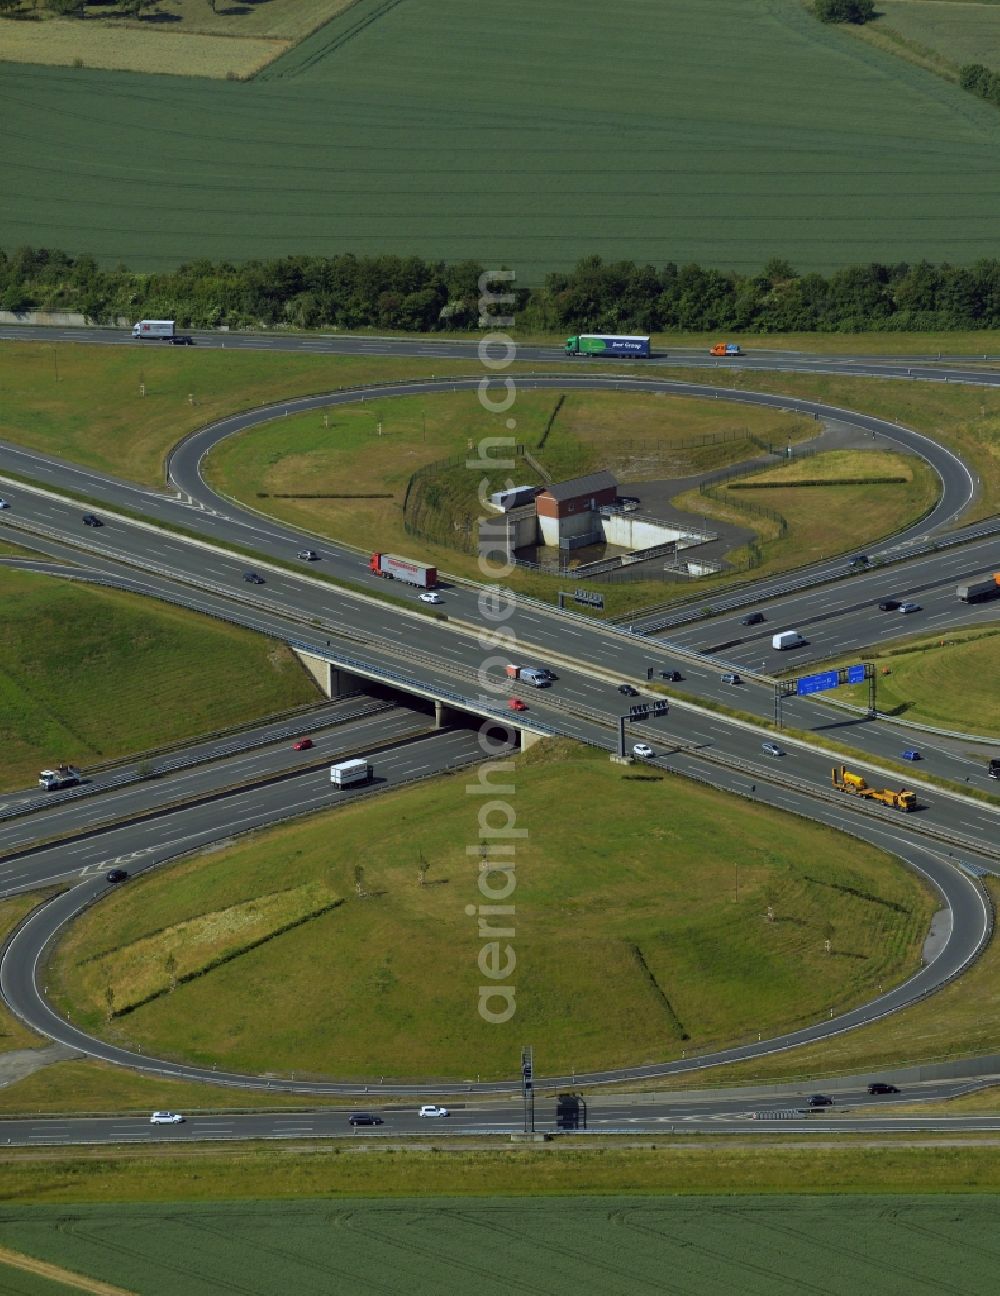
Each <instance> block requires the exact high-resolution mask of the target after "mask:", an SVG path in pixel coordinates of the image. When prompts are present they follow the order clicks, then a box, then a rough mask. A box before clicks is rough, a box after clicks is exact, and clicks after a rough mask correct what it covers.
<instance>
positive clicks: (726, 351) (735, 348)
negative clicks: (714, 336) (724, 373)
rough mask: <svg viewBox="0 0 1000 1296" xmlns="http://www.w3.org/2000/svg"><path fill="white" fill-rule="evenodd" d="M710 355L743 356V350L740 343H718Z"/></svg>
mask: <svg viewBox="0 0 1000 1296" xmlns="http://www.w3.org/2000/svg"><path fill="white" fill-rule="evenodd" d="M708 354H709V355H714V356H734V355H742V354H743V348H742V347H741V346H740V344H739V343H738V342H716V344H715V346H714V347H712V349H711V351H709V353H708Z"/></svg>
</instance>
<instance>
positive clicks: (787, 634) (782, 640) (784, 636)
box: [771, 630, 805, 649]
mask: <svg viewBox="0 0 1000 1296" xmlns="http://www.w3.org/2000/svg"><path fill="white" fill-rule="evenodd" d="M804 643H805V640H804V639H803V638H802V636H801V635H800V634H799V632H798V630H782V631H781V633H780V634H776V635H772V636H771V647H772V648H777V649H781V648H799V647H801V645H802V644H804Z"/></svg>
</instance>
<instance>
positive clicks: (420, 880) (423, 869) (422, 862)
mask: <svg viewBox="0 0 1000 1296" xmlns="http://www.w3.org/2000/svg"><path fill="white" fill-rule="evenodd" d="M429 868H430V865H429V864H428V863H427V860H426V859H425V858H424V856H423V855H418V856H417V885H418V886H426V885H427V870H428V869H429Z"/></svg>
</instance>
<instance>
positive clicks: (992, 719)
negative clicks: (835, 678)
mask: <svg viewBox="0 0 1000 1296" xmlns="http://www.w3.org/2000/svg"><path fill="white" fill-rule="evenodd" d="M998 635H1000V631H997V630H990V629H989V628H988V627H985V626H980V627H976V628H971V629H968V630H948V631H947V632H945V633H944V635H943V637H942V635H941V634H940V633H939V634H936V635H931V636H923V635H921V636H918V637H917V638H915V639H906V640H901V641H900V642H899V643H898V644H888V645H885V646H880V647H879V648H878V649H877V650H875V651H873V652H871V653H866V654H865V656H866V659H868V660H871V661H873V662H874V663H875V665H876V667H877V669H878V671H879V676H878V709H879V710H880V711H881V712H883V713H884V714H886V715H902V716H905V717H906V718H907V719H908V720H917V721H920V722H922V723H923V724H930V725H937V726H938V727H940V728H942V729H958V730H964V731H965V732H966V733H974V734H992V735H994V736H996V737H998V738H1000V696H998V694H997V690H996V689H991V688H984V687H983V683H984V681H989V680H990V679H992V678H993V675H994V674H995V672H996V663H997V653H998V641H997V637H998ZM855 655H857V654H855ZM852 660H853V658H852ZM838 664H840V663H838ZM843 664H846V661H845V663H843ZM838 696H841V697H842V698H843V700H844V701H845V702H853V703H855V705H857V706H862V705H865V704H867V701H868V694H867V686H866V689H865V690H864V691H862V690H861V689H859V688H858V687H856V686H855V687H845V688H844V689H842V690H841V692H840V694H839V695H838Z"/></svg>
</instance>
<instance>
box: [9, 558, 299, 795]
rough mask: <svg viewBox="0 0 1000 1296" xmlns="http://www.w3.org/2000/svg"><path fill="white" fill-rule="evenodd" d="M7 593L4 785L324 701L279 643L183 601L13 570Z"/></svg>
mask: <svg viewBox="0 0 1000 1296" xmlns="http://www.w3.org/2000/svg"><path fill="white" fill-rule="evenodd" d="M0 598H2V599H3V606H4V616H3V621H2V624H0V746H2V748H3V753H4V760H3V767H2V770H0V788H2V789H8V788H18V787H27V786H29V785H31V784H33V783H34V782H35V780H36V779H37V777H38V771H39V769H41V768H42V767H43V766H46V765H51V764H52V762H53V761H69V762H71V763H73V764H77V765H81V766H87V765H92V764H94V763H95V762H97V761H102V760H110V759H112V758H115V757H119V756H126V755H128V754H129V753H131V752H141V751H146V750H149V749H151V748H154V747H159V746H163V745H165V744H166V743H170V742H174V741H179V740H182V739H186V738H190V737H193V736H195V735H197V734H202V733H209V732H211V731H212V730H215V729H225V728H228V727H230V726H232V725H235V724H239V723H241V722H244V721H249V720H253V719H254V718H255V717H257V716H264V715H269V714H271V713H273V712H276V711H283V710H285V709H287V708H288V707H292V706H297V705H299V704H301V703H304V702H308V701H310V700H312V699H313V698H315V697H316V696H317V693H316V689H315V686H314V684H313V682H312V680H311V679H310V678H309V676H308V675H307V674H306V673H305V671H304V670H303V669H302V667H301V666H300V664H299V662H298V660H297V659H296V658H295V657H293V656H292V654H291V652H290V651H289V650H288V649H286V648H285V647H283V646H282V645H279V644H276V643H273V642H272V641H270V640H265V639H261V638H259V637H258V636H256V635H253V634H250V633H249V632H248V631H245V630H240V629H238V628H237V627H235V626H229V625H224V624H223V623H221V622H218V621H213V620H210V619H208V618H202V617H199V616H197V615H196V614H194V613H192V612H186V611H184V610H183V609H182V608H174V607H170V606H167V605H166V604H161V603H156V602H153V601H149V600H145V599H142V598H140V597H139V596H138V595H130V594H123V593H120V592H118V591H114V590H104V589H97V588H92V587H88V586H84V585H76V584H70V583H67V582H65V581H59V580H55V579H52V578H50V577H47V576H37V575H33V574H29V573H25V572H17V571H13V570H11V569H10V568H0ZM236 680H239V688H236V687H234V681H236Z"/></svg>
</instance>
